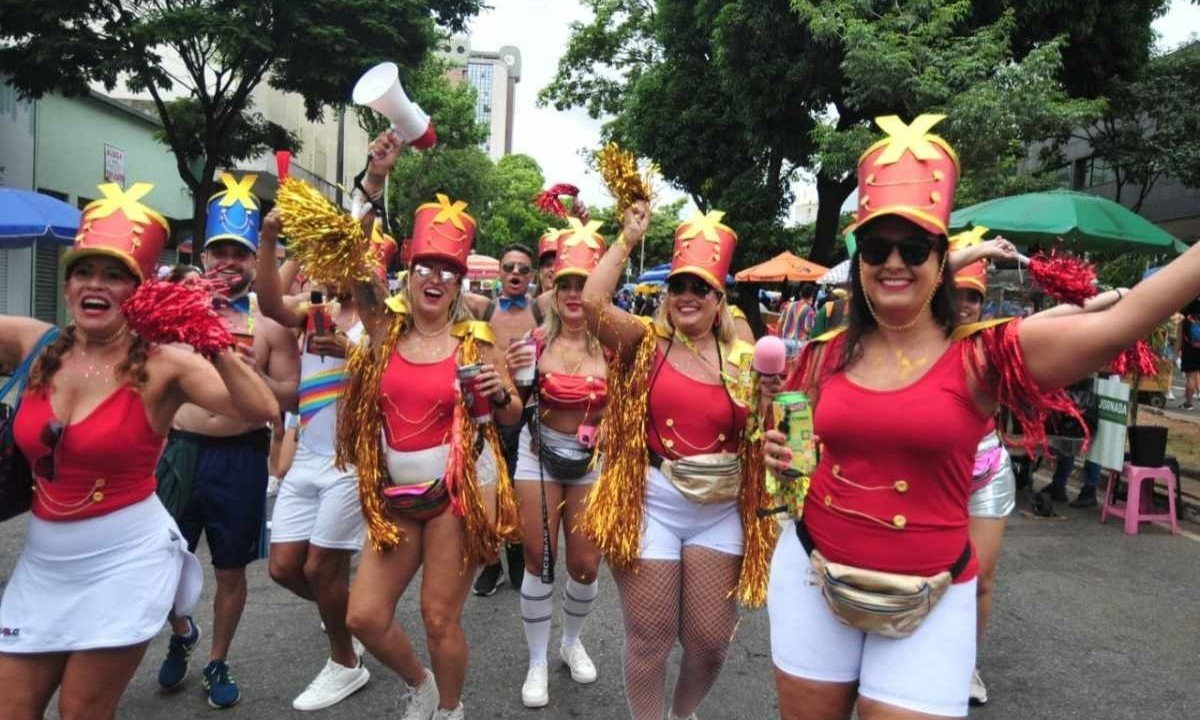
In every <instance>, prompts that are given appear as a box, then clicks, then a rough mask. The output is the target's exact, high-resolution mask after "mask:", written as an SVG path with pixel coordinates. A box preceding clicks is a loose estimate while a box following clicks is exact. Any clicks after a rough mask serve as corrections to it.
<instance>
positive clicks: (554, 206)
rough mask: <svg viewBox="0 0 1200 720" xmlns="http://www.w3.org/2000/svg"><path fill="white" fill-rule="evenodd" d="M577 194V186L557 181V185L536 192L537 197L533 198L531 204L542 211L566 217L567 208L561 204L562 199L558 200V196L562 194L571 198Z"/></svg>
mask: <svg viewBox="0 0 1200 720" xmlns="http://www.w3.org/2000/svg"><path fill="white" fill-rule="evenodd" d="M578 195H579V188H577V187H575V186H574V185H569V184H567V183H558V184H557V185H551V186H550V188H549V189H547V190H543V191H542V192H540V193H538V194H537V197H535V198H534V199H533V204H534V206H535V207H537V209H538V210H541V211H542V212H544V213H548V214H550V215H557V216H558V217H566V216H567V208H566V207H565V206H564V205H563V204H562V200H559V198H560V197H563V196H566V197H572V198H573V197H577V196H578Z"/></svg>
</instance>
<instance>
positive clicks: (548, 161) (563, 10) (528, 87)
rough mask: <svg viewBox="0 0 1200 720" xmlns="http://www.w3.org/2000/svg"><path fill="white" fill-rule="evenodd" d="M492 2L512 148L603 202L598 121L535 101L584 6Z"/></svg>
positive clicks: (1194, 24) (1195, 24)
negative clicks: (587, 153)
mask: <svg viewBox="0 0 1200 720" xmlns="http://www.w3.org/2000/svg"><path fill="white" fill-rule="evenodd" d="M492 5H493V7H492V9H490V10H487V11H485V12H484V13H483V14H482V15H480V16H479V17H477V18H476V19H475V21H474V22H473V23H472V25H471V45H472V47H473V48H475V49H477V50H489V51H495V50H497V49H499V47H500V46H501V45H516V46H517V47H518V48H520V50H521V57H522V76H521V83H520V84H519V85H518V86H517V109H516V115H515V119H514V125H515V127H514V128H513V151H514V152H518V153H527V154H529V155H532V156H533V157H534V158H536V159H537V161H538V163H539V164H540V165H541V166H542V170H543V172H544V173H545V175H546V182H547V183H548V184H549V183H557V182H569V183H572V184H575V185H578V186H579V187H580V188H581V190H582V196H583V197H584V199H585V200H587V201H588V202H590V203H592V204H594V205H606V204H608V202H609V200H608V195H607V193H606V192H605V191H604V188H603V185H602V184H601V182H600V179H599V177H597V176H596V175H595V174H593V173H591V172H590V171H588V170H587V167H586V165H585V164H584V161H583V159H582V158H581V157H580V155H579V151H580V149H583V148H592V149H594V148H596V147H597V146H598V145H599V142H600V125H601V121H599V120H592V119H591V118H589V117H588V116H587V113H585V112H583V111H582V110H572V111H570V112H559V111H557V110H555V109H553V108H540V107H538V106H537V94H538V91H539V90H541V89H542V88H543V87H545V86H546V85H547V84H549V82H550V80H551V79H552V78H553V77H554V72H555V70H556V68H557V66H558V58H559V56H560V55H561V54H562V52H563V50H564V49H565V48H566V45H567V38H568V34H569V33H568V24H569V23H570V22H571V21H572V20H586V19H587V18H588V17H589V15H590V13H589V11H588V10H587V9H585V8H584V7H583V6H581V5H580V4H579V3H577V2H571V1H570V0H558V1H557V2H556V1H553V0H492ZM1155 29H1156V30H1157V31H1158V32H1159V34H1160V41H1159V46H1160V47H1162V48H1172V47H1175V46H1177V45H1179V44H1180V43H1181V42H1183V41H1185V40H1187V39H1188V37H1189V36H1191V35H1193V34H1196V33H1200V7H1198V6H1196V5H1193V4H1191V3H1190V2H1188V1H1187V0H1173V1H1172V3H1171V10H1170V12H1169V13H1168V14H1167V15H1166V16H1165V17H1163V18H1161V19H1160V20H1159V21H1158V22H1157V23H1155Z"/></svg>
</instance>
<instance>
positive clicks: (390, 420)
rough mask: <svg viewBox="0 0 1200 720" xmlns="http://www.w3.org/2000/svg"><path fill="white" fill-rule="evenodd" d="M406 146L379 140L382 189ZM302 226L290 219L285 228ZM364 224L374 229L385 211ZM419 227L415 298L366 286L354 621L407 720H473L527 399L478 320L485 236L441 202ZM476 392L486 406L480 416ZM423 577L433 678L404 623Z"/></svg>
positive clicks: (344, 427) (353, 431)
mask: <svg viewBox="0 0 1200 720" xmlns="http://www.w3.org/2000/svg"><path fill="white" fill-rule="evenodd" d="M403 147H404V146H403V143H401V142H399V140H398V139H397V138H396V137H395V136H394V135H393V134H392V133H391V132H385V133H383V134H382V135H380V136H379V137H377V138H376V139H375V140H374V141H373V143H372V147H371V150H372V153H373V155H372V157H373V159H372V161H371V163H370V166H369V167H368V172H367V176H366V181H365V186H366V188H367V190H368V191H371V192H374V191H376V190H380V191H382V189H383V182H384V178H385V177H386V176H387V173H388V172H389V171H390V169H391V167H392V165H393V164H394V163H395V162H396V158H397V157H398V155H399V153H400V151H401V150H402V149H403ZM288 223H289V219H288V217H287V215H286V214H285V215H284V228H285V230H286V229H287V228H288ZM364 223H365V224H366V227H371V226H372V225H373V223H374V218H373V213H368V215H367V217H366V218H364ZM413 225H414V226H413V239H412V267H411V270H410V272H409V274H408V278H407V281H406V282H405V285H404V287H403V289H402V290H401V292H400V293H399V294H398V295H396V296H394V297H391V298H387V297H386V289H385V287H384V286H383V284H382V283H381V282H378V281H376V282H375V283H364V282H361V281H359V282H356V283H355V285H354V288H355V297H356V303H357V306H358V309H359V313H360V317H361V318H362V322H363V326H364V328H365V329H366V331H367V335H368V337H369V339H370V343H369V345H360V346H358V347H356V348H355V350H354V351H353V352H352V354H351V358H350V362H349V373H350V381H349V384H348V386H347V388H346V390H345V393H344V394H343V396H342V405H341V406H340V408H339V415H338V447H337V454H338V461H339V463H341V464H348V463H352V464H353V465H355V467H356V468H357V470H358V476H359V497H360V500H361V501H362V506H363V514H364V516H365V517H366V521H367V530H368V533H369V535H370V543H369V544H368V546H367V547H366V548H364V550H363V553H362V561H361V563H360V564H359V567H358V573H357V574H356V575H355V577H354V581H353V583H352V584H351V587H350V604H349V609H348V610H347V619H346V624H347V626H348V627H349V629H350V632H351V633H352V634H353V635H354V636H355V637H357V638H359V639H360V640H361V641H362V642H363V644H364V645H365V646H366V647H367V649H368V650H370V651H371V654H372V655H374V656H375V657H376V658H378V659H379V660H380V661H381V662H383V663H384V664H385V665H387V666H388V667H389V668H391V669H392V670H393V671H394V672H396V673H397V674H398V675H400V676H401V677H402V678H403V679H404V681H405V683H406V684H407V686H408V687H407V692H406V697H405V704H406V707H405V711H404V715H403V717H404V718H405V720H428V719H429V718H430V717H434V718H437V719H438V720H461V718H462V717H463V715H464V710H463V705H462V703H461V702H460V698H461V696H462V689H463V684H464V681H465V679H466V671H467V652H468V648H467V640H466V636H465V635H464V633H463V628H462V609H463V605H464V604H465V603H466V600H467V595H468V592H469V590H470V587H471V578H472V575H473V567H474V565H476V564H477V563H479V562H481V561H484V560H487V559H491V558H494V556H495V552H496V548H497V547H499V543H500V542H501V541H502V540H505V539H513V540H515V539H516V506H515V503H514V501H513V497H512V488H511V483H510V482H509V481H508V478H507V477H506V472H505V470H504V461H503V454H502V451H501V448H500V445H499V436H498V435H497V433H496V428H495V422H501V423H508V424H512V423H515V422H517V420H518V419H519V418H520V417H521V399H520V398H519V397H518V396H517V394H516V392H515V391H513V389H512V383H511V382H510V380H509V378H508V372H507V371H506V370H505V369H504V365H503V362H502V356H501V355H500V354H499V353H498V352H497V351H496V350H495V348H494V347H493V337H492V335H491V332H490V330H489V329H488V327H487V324H486V323H478V322H474V321H472V320H471V316H470V313H469V311H468V310H467V308H466V305H465V303H464V301H463V297H462V282H463V277H464V276H465V275H466V271H467V256H468V255H469V254H470V251H471V246H472V243H473V242H474V238H475V220H474V218H472V217H471V216H470V215H468V214H467V213H466V203H464V202H453V201H451V200H450V199H449V198H447V197H446V196H444V195H439V196H438V202H436V203H425V204H424V205H421V206H420V207H419V208H417V212H416V217H415V218H414V223H413ZM372 252H373V251H372ZM318 279H320V280H322V282H324V279H323V278H318ZM468 365H469V366H472V367H473V369H474V371H475V372H476V374H475V375H474V377H473V378H471V379H470V380H464V381H463V382H462V383H461V385H462V389H463V392H462V393H460V392H459V386H460V381H459V368H460V367H462V366H468ZM466 393H470V394H471V395H473V396H474V402H471V403H470V404H469V405H468V403H467V402H466V399H465V397H464V395H465V394H466ZM493 419H494V421H495V422H493ZM480 435H482V437H483V438H484V439H485V440H486V445H487V446H486V447H483V448H482V452H480V450H479V449H478V448H479V447H480V444H477V443H476V439H477V438H478V437H479V436H480ZM418 570H420V571H421V588H420V595H421V616H422V619H423V620H424V624H425V637H426V646H427V647H428V648H429V655H430V660H431V665H432V671H431V670H427V669H425V667H424V665H423V664H422V662H421V659H420V658H419V657H418V655H417V654H416V652H415V651H414V649H413V646H412V642H411V641H410V640H409V638H408V635H407V634H406V633H405V631H404V630H403V628H401V627H400V625H399V624H397V623H396V620H395V614H396V604H397V603H398V602H399V600H400V596H401V595H403V594H404V591H405V590H406V589H407V588H408V586H409V583H410V582H411V581H412V580H413V578H414V577H415V576H416V574H417V571H418Z"/></svg>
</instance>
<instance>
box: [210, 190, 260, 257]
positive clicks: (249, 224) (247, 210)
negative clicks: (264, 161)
mask: <svg viewBox="0 0 1200 720" xmlns="http://www.w3.org/2000/svg"><path fill="white" fill-rule="evenodd" d="M257 178H258V176H257V175H253V174H249V175H244V176H242V179H241V180H237V179H235V178H234V177H233V176H232V175H230V174H229V173H226V172H223V173H221V184H223V185H224V186H225V189H224V190H222V191H220V192H218V193H217V194H215V195H213V196H212V197H211V198H210V199H209V201H208V222H207V224H206V227H205V231H204V247H205V248H207V247H208V246H209V245H211V244H213V243H214V242H217V241H218V240H232V241H234V242H238V243H241V244H242V245H244V246H246V247H247V248H249V249H250V251H251V252H258V229H259V226H260V225H261V224H262V215H261V214H260V213H259V210H258V200H256V199H255V197H254V193H253V192H252V190H253V189H254V181H255V180H256V179H257Z"/></svg>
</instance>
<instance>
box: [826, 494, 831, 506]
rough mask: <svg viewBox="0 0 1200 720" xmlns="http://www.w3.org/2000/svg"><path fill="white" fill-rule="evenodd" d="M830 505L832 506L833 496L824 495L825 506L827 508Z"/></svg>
mask: <svg viewBox="0 0 1200 720" xmlns="http://www.w3.org/2000/svg"><path fill="white" fill-rule="evenodd" d="M832 504H833V496H832V495H826V496H825V505H826V506H827V507H828V506H829V505H832Z"/></svg>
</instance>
